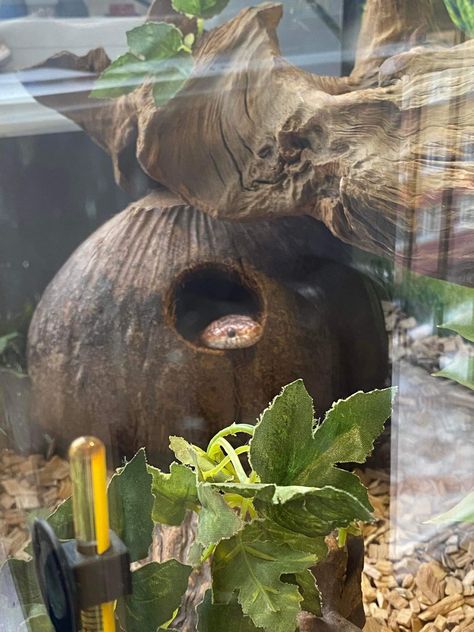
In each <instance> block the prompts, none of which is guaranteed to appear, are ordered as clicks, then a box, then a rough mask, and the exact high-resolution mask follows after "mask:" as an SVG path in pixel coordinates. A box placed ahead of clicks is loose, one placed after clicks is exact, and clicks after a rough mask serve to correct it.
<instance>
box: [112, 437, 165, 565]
mask: <svg viewBox="0 0 474 632" xmlns="http://www.w3.org/2000/svg"><path fill="white" fill-rule="evenodd" d="M151 484H152V476H151V474H150V473H149V472H148V470H147V462H146V458H145V451H144V450H143V449H141V450H139V451H138V452H137V453H136V455H135V456H134V457H133V459H132V460H131V461H129V462H128V463H127V465H126V466H125V467H123V468H121V469H120V470H119V471H118V472H117V473H116V474H114V475H113V476H112V478H111V480H110V483H109V488H108V499H109V512H110V527H111V529H113V530H114V531H115V532H116V533H117V535H118V536H119V537H120V538H121V539H122V540H123V542H124V543H125V545H126V546H127V548H128V551H129V553H130V558H131V560H132V562H135V561H136V560H141V559H143V558H145V557H146V556H147V555H148V548H149V546H150V544H151V539H152V532H153V521H152V519H151V512H152V510H153V505H154V497H153V494H152V493H151Z"/></svg>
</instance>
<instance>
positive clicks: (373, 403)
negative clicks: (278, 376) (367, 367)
mask: <svg viewBox="0 0 474 632" xmlns="http://www.w3.org/2000/svg"><path fill="white" fill-rule="evenodd" d="M391 399H392V389H384V390H377V391H372V392H370V393H362V392H359V393H355V394H354V395H351V396H350V397H348V398H347V399H344V400H339V401H338V402H336V403H335V404H333V406H332V408H331V409H330V410H329V411H328V413H327V414H326V416H325V418H324V422H323V423H322V424H320V425H319V426H318V427H317V428H316V431H315V432H313V425H314V419H313V405H312V400H311V397H310V396H309V394H308V392H307V391H306V389H305V387H304V384H303V382H302V380H297V381H296V382H293V383H292V384H289V385H288V386H286V387H284V388H283V390H282V392H281V394H280V395H278V396H277V397H276V398H275V399H274V400H273V402H272V403H271V404H270V406H269V407H268V408H267V409H266V410H265V411H264V412H263V414H262V415H261V417H260V419H259V421H258V423H257V426H256V428H255V434H254V436H253V438H252V439H251V441H250V461H251V464H252V467H253V469H254V470H255V471H256V472H257V474H258V475H259V476H260V479H261V480H262V482H268V483H269V482H275V483H277V484H279V485H294V484H297V485H314V486H316V485H317V486H322V485H324V484H326V480H327V479H326V477H329V478H331V477H333V476H334V473H333V469H334V467H333V466H334V465H335V464H336V463H347V462H350V461H356V462H358V463H362V462H363V461H364V460H365V458H366V457H367V455H368V454H369V453H370V451H371V450H372V447H373V443H374V440H375V439H376V437H377V436H378V435H379V434H380V433H381V432H382V429H383V425H384V423H385V421H386V420H387V418H388V417H389V416H390V412H391Z"/></svg>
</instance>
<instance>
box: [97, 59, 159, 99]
mask: <svg viewBox="0 0 474 632" xmlns="http://www.w3.org/2000/svg"><path fill="white" fill-rule="evenodd" d="M149 71H150V66H149V64H147V62H146V61H142V60H141V59H138V57H135V55H132V53H125V54H123V55H120V57H117V59H116V60H115V61H113V62H112V63H111V64H110V66H108V67H107V68H106V69H105V70H104V71H103V72H102V73H101V75H100V76H99V77H98V78H97V80H96V82H95V85H94V89H93V90H92V91H91V93H90V96H91V97H92V98H94V99H114V98H116V97H120V96H122V95H123V94H129V93H130V92H133V90H135V89H136V88H138V86H140V85H141V84H142V83H143V82H144V80H145V78H146V75H147V74H148V72H149Z"/></svg>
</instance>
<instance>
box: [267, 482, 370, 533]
mask: <svg viewBox="0 0 474 632" xmlns="http://www.w3.org/2000/svg"><path fill="white" fill-rule="evenodd" d="M255 507H256V509H257V511H259V513H260V514H261V515H264V516H265V517H267V518H269V519H270V520H272V521H274V522H276V523H277V524H278V525H280V526H281V527H284V528H286V529H290V530H291V531H295V532H296V533H302V534H303V535H306V536H308V537H318V536H325V535H328V534H329V533H331V531H333V530H334V529H337V528H343V527H347V526H349V525H350V524H351V523H352V522H353V521H354V520H364V521H370V520H371V519H372V515H371V514H370V513H369V512H368V511H367V509H366V508H365V507H364V506H363V505H361V504H360V502H359V501H358V500H357V498H355V497H354V496H351V495H350V494H348V493H347V492H345V491H343V490H340V489H336V488H334V487H330V486H326V487H322V488H320V489H318V488H312V487H299V488H298V487H289V488H281V487H280V488H277V489H276V491H275V494H274V496H273V498H272V499H271V502H267V501H265V500H263V501H262V500H259V499H258V498H257V499H256V500H255Z"/></svg>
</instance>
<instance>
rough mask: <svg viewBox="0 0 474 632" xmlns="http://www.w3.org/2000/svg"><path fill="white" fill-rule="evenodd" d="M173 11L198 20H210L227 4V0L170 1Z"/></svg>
mask: <svg viewBox="0 0 474 632" xmlns="http://www.w3.org/2000/svg"><path fill="white" fill-rule="evenodd" d="M171 4H172V5H173V9H174V10H175V11H179V12H180V13H186V14H187V15H194V16H196V17H198V18H212V16H214V15H217V14H218V13H220V12H221V11H222V10H223V9H225V7H226V6H227V5H228V4H229V0H171Z"/></svg>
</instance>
